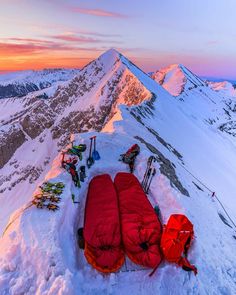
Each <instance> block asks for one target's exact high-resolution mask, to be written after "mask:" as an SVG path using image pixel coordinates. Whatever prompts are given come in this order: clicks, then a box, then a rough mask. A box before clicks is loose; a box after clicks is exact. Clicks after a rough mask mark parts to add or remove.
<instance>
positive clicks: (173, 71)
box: [151, 64, 205, 96]
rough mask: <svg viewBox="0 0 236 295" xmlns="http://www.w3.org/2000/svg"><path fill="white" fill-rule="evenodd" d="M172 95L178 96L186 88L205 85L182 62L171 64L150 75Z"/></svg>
mask: <svg viewBox="0 0 236 295" xmlns="http://www.w3.org/2000/svg"><path fill="white" fill-rule="evenodd" d="M151 77H152V78H153V79H154V80H155V81H156V82H157V83H159V84H160V85H162V86H163V87H164V88H165V89H166V90H167V91H168V92H170V93H171V94H172V95H173V96H179V95H180V94H181V93H182V92H184V91H185V90H186V89H189V90H191V89H193V88H197V87H201V86H205V83H204V82H203V81H202V80H201V79H200V78H199V77H198V76H196V75H195V74H193V73H192V72H191V71H190V70H189V69H187V68H186V67H185V66H184V65H182V64H172V65H170V66H168V67H165V68H162V69H160V70H158V71H156V72H155V73H153V74H152V75H151Z"/></svg>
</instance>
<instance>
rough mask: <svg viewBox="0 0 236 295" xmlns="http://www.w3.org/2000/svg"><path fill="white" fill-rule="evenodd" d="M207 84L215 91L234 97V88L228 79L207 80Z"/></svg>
mask: <svg viewBox="0 0 236 295" xmlns="http://www.w3.org/2000/svg"><path fill="white" fill-rule="evenodd" d="M208 85H209V86H210V87H211V88H212V89H213V90H215V91H217V92H219V93H221V94H222V95H227V96H233V97H236V88H235V87H234V86H233V84H232V83H230V82H228V81H222V82H208Z"/></svg>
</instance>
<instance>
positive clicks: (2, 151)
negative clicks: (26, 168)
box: [0, 127, 26, 168]
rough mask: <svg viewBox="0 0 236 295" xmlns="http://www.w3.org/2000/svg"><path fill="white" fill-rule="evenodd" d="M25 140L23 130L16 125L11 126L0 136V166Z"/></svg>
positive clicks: (0, 166)
mask: <svg viewBox="0 0 236 295" xmlns="http://www.w3.org/2000/svg"><path fill="white" fill-rule="evenodd" d="M25 141H26V137H25V134H24V132H23V131H22V130H21V129H20V128H17V127H12V128H11V129H10V130H8V132H6V133H3V134H2V135H1V136H0V168H2V167H3V166H4V165H5V164H6V163H7V162H8V161H9V160H10V159H11V157H12V155H13V154H14V153H15V151H16V150H17V149H18V148H19V147H20V146H21V145H22V144H23V143H24V142H25Z"/></svg>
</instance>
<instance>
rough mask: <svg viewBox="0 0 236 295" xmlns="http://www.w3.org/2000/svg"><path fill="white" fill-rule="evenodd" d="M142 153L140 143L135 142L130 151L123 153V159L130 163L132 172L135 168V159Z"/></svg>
mask: <svg viewBox="0 0 236 295" xmlns="http://www.w3.org/2000/svg"><path fill="white" fill-rule="evenodd" d="M139 153H140V147H139V145H138V144H134V145H132V146H131V148H129V149H128V151H127V152H126V153H125V154H122V155H121V159H120V160H121V161H122V162H124V163H126V164H129V167H130V172H131V173H132V172H133V170H134V161H135V158H136V157H137V155H138V154H139Z"/></svg>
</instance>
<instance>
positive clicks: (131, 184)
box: [114, 172, 162, 268]
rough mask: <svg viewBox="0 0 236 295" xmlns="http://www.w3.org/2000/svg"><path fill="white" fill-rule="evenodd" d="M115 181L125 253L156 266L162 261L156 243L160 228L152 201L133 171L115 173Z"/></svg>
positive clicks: (145, 264) (137, 261)
mask: <svg viewBox="0 0 236 295" xmlns="http://www.w3.org/2000/svg"><path fill="white" fill-rule="evenodd" d="M114 183H115V187H116V189H117V193H118V199H119V207H120V218H121V227H122V239H123V244H124V248H125V252H126V254H127V255H128V257H129V258H130V259H131V260H132V261H133V262H135V263H137V264H140V265H143V266H146V267H151V268H154V267H157V266H158V265H159V264H160V262H161V254H160V249H159V245H160V240H161V230H162V229H161V223H160V221H159V219H158V217H157V215H156V213H155V211H154V209H153V207H152V205H151V204H150V202H149V201H148V199H147V196H146V195H145V193H144V192H143V189H142V187H141V185H140V183H139V181H138V180H137V178H136V177H135V176H134V175H133V174H131V173H123V172H121V173H118V174H117V175H116V177H115V180H114ZM143 248H146V249H143Z"/></svg>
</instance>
